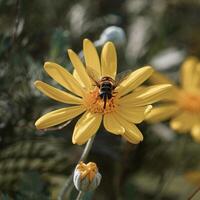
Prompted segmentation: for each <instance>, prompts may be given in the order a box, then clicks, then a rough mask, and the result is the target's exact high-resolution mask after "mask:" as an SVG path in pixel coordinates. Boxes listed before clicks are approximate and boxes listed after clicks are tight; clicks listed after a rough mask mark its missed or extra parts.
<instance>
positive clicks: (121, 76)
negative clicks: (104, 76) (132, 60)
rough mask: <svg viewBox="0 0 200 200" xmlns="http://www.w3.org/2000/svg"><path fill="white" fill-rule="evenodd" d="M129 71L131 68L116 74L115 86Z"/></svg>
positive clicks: (126, 76) (127, 75) (125, 77)
mask: <svg viewBox="0 0 200 200" xmlns="http://www.w3.org/2000/svg"><path fill="white" fill-rule="evenodd" d="M131 72H132V70H126V71H123V72H120V73H119V74H117V76H116V78H115V87H117V86H118V85H119V84H120V83H121V82H122V81H123V80H125V79H127V78H128V77H129V75H130V74H131Z"/></svg>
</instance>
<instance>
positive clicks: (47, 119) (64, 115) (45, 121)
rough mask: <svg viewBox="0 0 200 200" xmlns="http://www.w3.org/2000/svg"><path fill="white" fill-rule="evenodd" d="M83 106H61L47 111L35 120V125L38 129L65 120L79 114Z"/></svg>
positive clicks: (82, 110)
mask: <svg viewBox="0 0 200 200" xmlns="http://www.w3.org/2000/svg"><path fill="white" fill-rule="evenodd" d="M84 110H85V108H84V107H83V106H71V107H67V108H61V109H58V110H54V111H52V112H49V113H47V114H45V115H43V116H42V117H40V118H39V119H38V120H37V121H36V122H35V126H36V127H37V128H38V129H45V128H49V127H52V126H55V125H58V124H61V123H63V122H66V121H68V120H70V119H73V118H74V117H76V116H78V115H80V114H81V113H82V112H84Z"/></svg>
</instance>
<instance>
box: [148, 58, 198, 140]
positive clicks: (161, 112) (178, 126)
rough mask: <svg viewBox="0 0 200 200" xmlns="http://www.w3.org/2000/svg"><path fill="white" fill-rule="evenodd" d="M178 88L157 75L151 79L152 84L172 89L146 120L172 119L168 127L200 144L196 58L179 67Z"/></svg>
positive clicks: (189, 59) (152, 121) (153, 121)
mask: <svg viewBox="0 0 200 200" xmlns="http://www.w3.org/2000/svg"><path fill="white" fill-rule="evenodd" d="M180 81H181V84H180V86H175V84H174V83H172V81H170V80H169V79H167V78H166V77H164V76H163V75H161V74H159V73H155V74H153V75H152V77H151V82H153V83H170V84H173V89H172V90H171V91H170V94H169V96H168V97H167V98H166V99H165V101H163V104H160V105H158V106H157V107H155V108H154V109H152V111H151V113H149V114H148V115H147V116H146V119H147V120H148V121H149V122H151V123H155V122H159V121H162V120H167V119H169V118H172V119H171V121H170V126H171V127H172V128H173V129H174V130H176V131H178V132H181V133H187V132H190V133H191V135H192V136H193V138H194V139H195V140H196V141H198V142H200V62H199V60H198V59H197V58H194V57H190V58H188V59H187V60H186V61H185V62H184V63H183V65H182V66H181V73H180Z"/></svg>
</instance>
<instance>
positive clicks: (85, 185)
mask: <svg viewBox="0 0 200 200" xmlns="http://www.w3.org/2000/svg"><path fill="white" fill-rule="evenodd" d="M73 181H74V185H75V187H76V189H77V190H79V191H83V192H87V191H90V190H95V189H96V188H97V187H98V186H99V184H100V182H101V174H100V173H99V172H98V168H97V165H96V164H95V163H93V162H89V163H88V164H85V163H83V162H82V161H81V162H80V163H79V164H78V165H77V166H76V169H75V171H74V177H73Z"/></svg>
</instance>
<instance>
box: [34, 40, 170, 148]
mask: <svg viewBox="0 0 200 200" xmlns="http://www.w3.org/2000/svg"><path fill="white" fill-rule="evenodd" d="M83 53H84V58H85V65H84V64H83V63H82V62H81V60H80V58H79V57H78V56H77V54H76V53H74V52H73V51H72V50H68V55H69V58H70V60H71V62H72V64H73V66H74V73H73V75H72V74H70V73H69V72H68V71H67V70H66V69H64V68H63V67H61V66H60V65H58V64H55V63H50V62H47V63H45V64H44V69H45V71H46V72H47V73H48V74H49V75H50V76H51V77H52V78H53V79H54V80H55V81H56V82H58V83H59V84H60V85H61V86H63V87H64V88H66V89H67V91H61V90H59V89H56V88H54V87H52V86H50V85H48V84H46V83H44V82H42V81H36V82H35V86H36V87H37V88H38V89H39V90H40V91H41V92H43V93H44V94H45V95H47V96H49V97H50V98H52V99H54V100H56V101H59V102H62V103H66V104H71V105H70V106H67V107H65V108H61V109H58V110H55V111H52V112H50V113H47V114H45V115H44V116H42V117H41V118H39V119H38V120H37V121H36V123H35V125H36V127H37V128H38V129H46V128H49V127H52V126H55V125H59V124H61V123H64V122H66V121H68V120H71V119H73V118H74V117H76V116H78V115H80V114H82V113H84V114H83V115H82V116H81V118H80V119H79V120H78V122H77V123H76V125H75V128H74V132H73V137H72V142H73V143H74V144H79V145H81V144H84V143H85V142H86V141H87V140H88V139H89V138H90V137H92V136H93V135H94V134H95V133H96V132H97V130H98V129H99V127H100V124H101V122H102V120H103V124H104V127H105V128H106V130H107V131H109V132H110V133H113V134H115V135H121V136H122V137H124V138H125V139H127V140H128V141H129V142H131V143H134V144H137V143H139V142H140V141H142V140H143V135H142V133H141V132H140V130H139V129H138V128H137V127H136V125H134V124H137V123H140V122H142V121H143V120H144V118H145V115H146V113H148V112H149V110H150V109H151V104H152V103H154V102H156V101H159V100H160V99H162V98H163V96H164V95H165V94H166V92H167V91H168V90H169V88H170V85H169V84H167V85H166V84H165V85H157V86H151V87H148V88H145V89H137V90H136V88H137V87H138V86H139V85H141V84H142V83H143V82H144V81H145V80H146V79H148V78H149V76H150V75H151V74H152V73H153V69H152V68H151V67H149V66H146V67H143V68H140V69H138V70H136V71H134V72H132V73H131V74H130V75H129V76H128V77H127V78H126V79H124V80H123V81H121V83H119V84H118V86H117V87H116V88H115V89H114V90H113V91H112V97H111V98H110V99H108V98H107V100H106V106H105V104H104V102H105V101H104V100H103V99H102V98H101V97H100V93H99V91H100V89H99V87H97V86H94V82H93V81H92V79H91V77H90V76H89V75H88V73H87V70H91V68H92V69H93V70H94V71H95V73H96V74H97V76H98V78H99V79H101V77H105V76H108V77H110V78H112V79H113V80H115V78H116V72H117V55H116V50H115V47H114V45H113V43H112V42H107V43H106V44H105V45H104V47H103V50H102V53H101V61H100V59H99V56H98V54H97V51H96V49H95V47H94V45H93V44H92V42H90V41H89V40H88V39H85V40H84V42H83Z"/></svg>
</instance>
